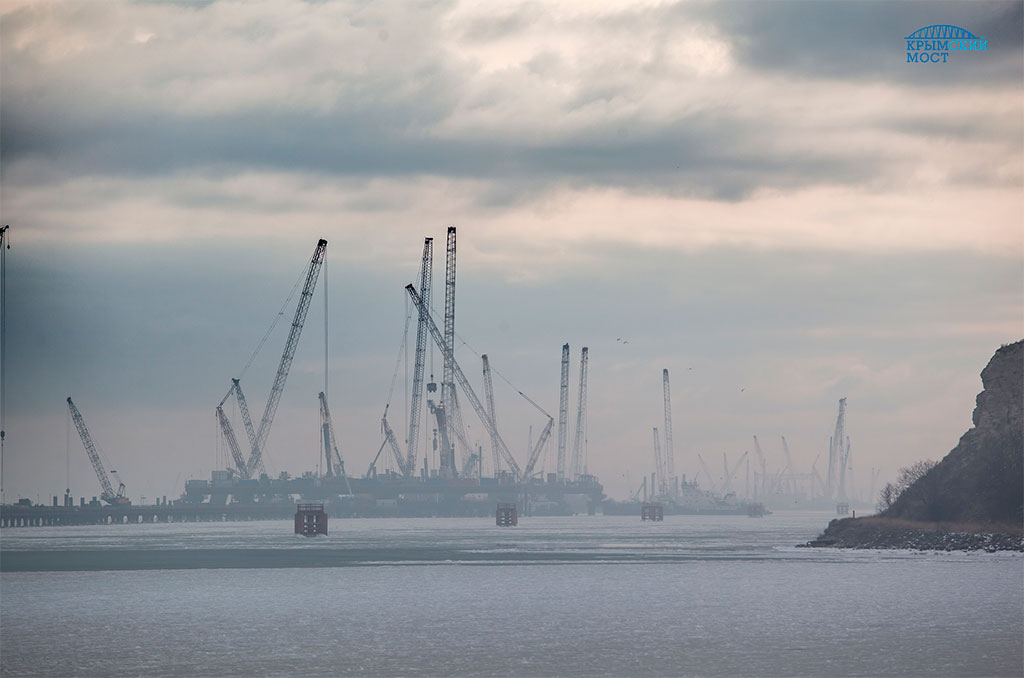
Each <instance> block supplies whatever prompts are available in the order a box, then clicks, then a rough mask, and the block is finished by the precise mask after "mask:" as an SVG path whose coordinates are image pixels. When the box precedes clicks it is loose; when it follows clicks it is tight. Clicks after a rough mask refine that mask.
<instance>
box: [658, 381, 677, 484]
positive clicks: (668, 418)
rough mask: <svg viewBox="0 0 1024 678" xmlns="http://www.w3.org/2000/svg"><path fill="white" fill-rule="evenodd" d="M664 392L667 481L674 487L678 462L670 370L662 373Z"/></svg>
mask: <svg viewBox="0 0 1024 678" xmlns="http://www.w3.org/2000/svg"><path fill="white" fill-rule="evenodd" d="M661 381H662V390H663V391H664V392H665V466H666V470H667V471H668V478H666V481H667V482H668V483H669V484H670V485H673V486H674V484H675V481H674V480H673V478H675V477H676V460H675V454H674V452H673V450H672V391H671V389H670V388H669V384H668V369H663V370H662V371H661Z"/></svg>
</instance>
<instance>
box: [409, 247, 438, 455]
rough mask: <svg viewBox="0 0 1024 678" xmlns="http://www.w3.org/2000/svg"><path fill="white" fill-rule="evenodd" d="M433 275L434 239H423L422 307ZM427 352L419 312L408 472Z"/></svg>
mask: <svg viewBox="0 0 1024 678" xmlns="http://www.w3.org/2000/svg"><path fill="white" fill-rule="evenodd" d="M433 277H434V239H433V238H424V239H423V262H422V264H421V266H420V291H421V293H422V295H423V302H424V308H427V309H429V308H430V288H431V287H432V280H433ZM426 354H427V321H426V319H425V318H424V313H423V312H422V311H421V312H420V313H419V321H418V322H417V323H416V362H415V363H414V367H413V372H412V407H411V408H410V410H409V452H408V454H407V455H406V462H405V468H406V472H407V473H408V474H413V473H415V472H416V447H417V445H418V444H419V436H420V414H421V411H422V410H423V372H424V367H425V364H426Z"/></svg>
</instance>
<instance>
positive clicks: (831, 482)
mask: <svg viewBox="0 0 1024 678" xmlns="http://www.w3.org/2000/svg"><path fill="white" fill-rule="evenodd" d="M845 438H846V398H840V399H839V414H838V415H837V416H836V430H835V433H834V434H832V440H831V441H830V442H829V445H828V475H827V476H826V480H827V481H828V482H827V483H826V486H825V493H826V494H827V495H828V498H829V499H835V498H836V494H837V491H838V492H841V491H842V488H839V487H837V485H838V479H839V478H838V476H839V475H840V469H841V468H842V466H843V459H842V447H843V440H844V439H845Z"/></svg>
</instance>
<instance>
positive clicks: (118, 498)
mask: <svg viewBox="0 0 1024 678" xmlns="http://www.w3.org/2000/svg"><path fill="white" fill-rule="evenodd" d="M68 408H69V409H70V410H71V418H72V419H73V420H74V422H75V428H77V429H78V436H79V437H80V438H81V439H82V445H84V446H85V451H86V454H88V455H89V461H91V462H92V468H93V470H94V471H95V472H96V477H97V478H98V479H99V481H100V485H101V486H102V487H103V492H102V493H101V494H100V497H101V498H102V499H103V501H105V502H107V503H109V504H122V503H127V500H126V499H125V498H124V483H119V484H118V485H119V487H118V489H117V492H114V488H113V486H111V484H110V478H109V477H108V476H107V470H106V469H105V468H103V461H102V460H101V459H100V454H99V452H97V451H96V445H94V444H93V442H92V436H91V435H89V429H88V427H86V425H85V419H84V418H83V417H82V413H81V412H79V411H78V408H77V407H75V404H74V403H73V402H71V397H70V396H68Z"/></svg>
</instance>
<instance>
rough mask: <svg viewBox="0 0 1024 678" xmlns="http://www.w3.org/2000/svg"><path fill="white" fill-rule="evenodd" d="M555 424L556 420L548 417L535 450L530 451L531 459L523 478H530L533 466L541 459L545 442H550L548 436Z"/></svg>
mask: <svg viewBox="0 0 1024 678" xmlns="http://www.w3.org/2000/svg"><path fill="white" fill-rule="evenodd" d="M554 425H555V420H554V419H552V418H551V417H548V423H547V424H546V425H545V426H544V430H543V431H541V433H540V438H538V439H537V444H536V445H535V446H534V448H533V451H532V452H530V460H529V462H528V463H527V464H526V470H525V471H523V480H527V479H529V477H530V475H531V474H532V473H533V467H534V466H536V465H537V460H538V459H540V452H541V450H543V449H544V445H545V443H547V442H548V438H549V437H551V428H552V427H553V426H554Z"/></svg>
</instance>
